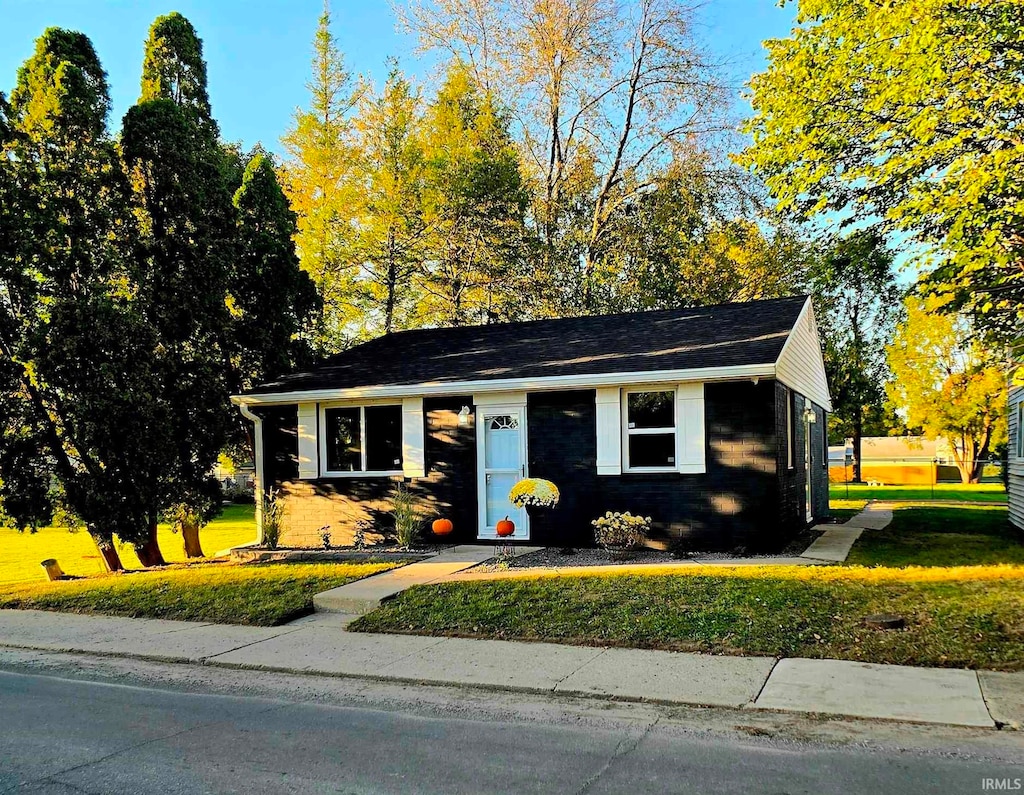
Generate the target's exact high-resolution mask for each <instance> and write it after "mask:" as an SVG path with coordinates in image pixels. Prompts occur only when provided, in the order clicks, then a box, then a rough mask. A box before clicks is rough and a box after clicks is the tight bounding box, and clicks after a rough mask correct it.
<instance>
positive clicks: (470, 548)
mask: <svg viewBox="0 0 1024 795" xmlns="http://www.w3.org/2000/svg"><path fill="white" fill-rule="evenodd" d="M510 549H511V554H513V555H525V554H527V553H529V552H535V551H537V550H538V549H540V547H511V548H510ZM494 554H495V551H494V546H493V545H486V544H463V545H461V546H457V547H453V548H452V549H447V550H445V551H443V552H441V553H440V554H437V555H434V556H433V557H430V558H427V559H426V560H421V561H419V562H418V563H411V564H409V565H408V566H402V567H400V568H397V569H392V570H391V571H385V572H383V573H381V574H376V575H374V576H372V577H367V578H366V579H365V580H356V582H350V583H348V584H347V585H342V586H339V587H337V588H332V589H331V590H329V591H324V592H322V593H318V594H317V595H316V596H314V597H313V607H314V608H315V609H316V610H317V611H318V612H322V613H347V614H350V615H362V614H363V613H369V612H370V611H371V610H376V609H377V608H378V607H380V604H381V602H383V601H384V600H385V599H390V598H391V597H392V596H394V595H395V594H398V593H401V592H402V591H404V590H406V589H407V588H411V587H412V586H414V585H425V584H426V583H431V582H436V581H437V580H439V579H441V578H443V577H446V576H448V575H451V574H454V573H456V572H459V571H463V570H464V569H468V568H472V567H473V566H476V565H477V564H479V563H483V562H484V561H485V560H487V559H488V558H493V557H494Z"/></svg>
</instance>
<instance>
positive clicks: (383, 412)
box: [366, 406, 402, 472]
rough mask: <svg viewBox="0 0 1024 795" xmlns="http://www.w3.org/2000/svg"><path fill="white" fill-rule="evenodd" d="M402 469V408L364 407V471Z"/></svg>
mask: <svg viewBox="0 0 1024 795" xmlns="http://www.w3.org/2000/svg"><path fill="white" fill-rule="evenodd" d="M401 468H402V407H401V406H367V407H366V469H367V470H368V471H369V472H390V471H392V470H397V469H401Z"/></svg>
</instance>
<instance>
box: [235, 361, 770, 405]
mask: <svg viewBox="0 0 1024 795" xmlns="http://www.w3.org/2000/svg"><path fill="white" fill-rule="evenodd" d="M756 378H775V363H774V362H772V363H766V364H746V365H732V366H723V367H701V368H691V369H687V370H645V371H637V372H622V373H599V374H587V375H563V376H537V377H533V378H494V379H479V380H473V381H431V382H424V383H418V384H395V385H387V386H363V387H351V388H347V389H337V388H335V389H307V390H296V391H290V392H289V391H283V392H264V393H261V394H248V395H232V397H231V402H232V403H234V404H235V405H237V406H244V405H250V406H252V405H260V404H271V405H273V404H285V403H314V402H318V401H329V400H371V399H377V398H399V397H434V396H442V395H443V396H448V395H469V394H482V393H486V392H509V391H516V392H522V391H527V392H533V391H558V390H571V389H596V388H598V387H602V386H633V385H636V384H644V385H646V384H651V385H653V384H669V383H674V384H680V383H687V382H692V381H703V382H707V381H736V380H747V379H756Z"/></svg>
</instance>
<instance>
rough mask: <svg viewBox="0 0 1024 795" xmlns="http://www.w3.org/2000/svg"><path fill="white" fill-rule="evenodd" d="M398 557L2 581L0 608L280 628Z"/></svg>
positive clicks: (213, 565) (212, 565) (216, 565)
mask: <svg viewBox="0 0 1024 795" xmlns="http://www.w3.org/2000/svg"><path fill="white" fill-rule="evenodd" d="M396 565H399V564H397V563H360V564H356V563H275V564H261V565H250V566H241V565H235V564H230V563H209V564H202V565H196V566H189V567H182V568H175V569H165V570H162V571H161V570H152V571H140V572H132V573H128V574H109V575H104V576H99V577H90V578H87V579H83V580H70V581H64V582H53V583H50V582H44V583H32V584H27V583H21V584H8V585H2V584H0V608H22V609H29V608H33V609H38V610H57V611H62V612H67V613H102V614H104V615H112V616H128V617H131V618H169V619H178V620H181V621H212V622H217V623H223V624H252V625H256V626H274V625H277V624H284V623H287V622H288V621H291V620H293V619H295V618H298V617H299V616H302V615H306V614H308V613H311V612H312V611H313V594H315V593H319V592H320V591H326V590H328V589H330V588H336V587H337V586H339V585H344V584H345V583H348V582H352V581H353V580H359V579H362V578H363V577H369V576H370V575H371V574H377V573H378V572H381V571H386V570H387V569H391V568H394V567H395V566H396Z"/></svg>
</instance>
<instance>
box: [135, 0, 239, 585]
mask: <svg viewBox="0 0 1024 795" xmlns="http://www.w3.org/2000/svg"><path fill="white" fill-rule="evenodd" d="M209 110H210V105H209V99H208V96H207V90H206V67H205V64H204V63H203V62H202V44H201V42H200V41H199V39H198V37H197V36H196V34H195V31H194V29H193V28H192V26H191V24H190V23H189V22H188V21H187V20H186V19H184V17H181V15H179V14H171V15H168V16H166V17H159V18H158V19H157V20H156V21H155V22H154V23H153V26H152V28H151V29H150V36H149V39H148V40H147V42H146V53H145V58H144V69H143V77H142V93H141V96H140V101H139V103H138V104H137V105H135V106H134V107H132V108H131V109H130V110H129V111H128V113H127V114H126V115H125V118H124V127H123V132H122V151H123V158H124V163H125V168H126V170H127V172H128V174H129V176H130V179H131V183H132V187H133V193H134V197H135V209H136V215H137V217H138V220H139V225H140V229H141V230H142V234H141V236H140V239H139V241H138V248H137V253H136V257H135V261H136V263H137V269H136V271H135V283H136V285H137V289H138V293H137V297H136V304H137V306H138V307H139V310H140V312H142V313H143V314H144V316H145V317H146V319H147V320H148V322H149V323H150V324H151V326H152V328H153V330H154V332H155V335H156V340H157V345H156V346H155V348H154V350H155V353H154V356H155V358H156V362H155V364H154V367H155V369H156V371H157V373H158V377H159V391H158V393H157V394H156V395H154V396H153V400H152V401H151V410H152V411H154V412H158V413H159V414H160V415H161V418H162V428H161V432H162V434H163V435H164V436H165V439H166V443H165V444H164V445H162V446H161V448H160V450H159V451H156V452H154V456H155V457H159V458H160V459H161V466H160V468H159V474H158V475H157V477H158V478H159V480H158V482H159V483H160V488H159V489H158V497H157V499H156V500H155V501H154V502H153V503H152V504H151V505H150V506H149V515H148V524H149V528H150V532H149V536H148V538H147V539H146V543H145V544H144V545H142V546H138V545H137V547H136V551H137V552H138V554H139V559H140V560H142V562H143V563H144V564H145V565H157V564H159V563H162V562H163V556H162V555H161V553H160V550H159V546H158V544H157V536H156V527H157V519H158V516H159V513H160V511H161V509H163V508H164V507H167V506H170V505H177V504H179V503H189V504H194V505H195V504H201V505H204V506H211V504H212V505H214V506H215V505H216V500H215V499H214V495H215V494H216V491H215V489H216V484H215V483H214V482H213V479H212V477H211V476H210V474H209V472H210V470H211V469H212V467H213V464H214V462H215V461H216V460H217V455H218V454H219V453H220V451H221V450H222V449H223V447H224V446H225V444H226V443H227V441H228V438H229V435H230V432H231V428H232V424H231V422H232V420H231V416H230V413H229V412H230V406H229V400H228V398H229V396H230V394H231V391H232V389H233V388H234V387H235V386H236V379H234V378H233V377H232V373H231V370H230V368H229V362H230V355H231V349H232V340H231V322H232V319H231V314H230V311H229V307H228V302H227V300H226V297H227V295H228V291H229V288H230V286H231V285H232V281H233V268H234V262H235V258H236V256H237V253H238V246H237V224H236V213H235V208H234V205H233V204H232V193H233V190H232V186H231V184H230V178H231V175H232V163H231V157H230V156H229V155H228V154H226V153H225V150H224V149H223V148H222V147H221V146H220V144H219V142H218V141H217V140H216V137H215V135H216V129H217V127H216V124H215V123H214V122H213V120H212V118H210V115H209ZM197 288H198V289H197ZM211 507H212V506H211Z"/></svg>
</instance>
